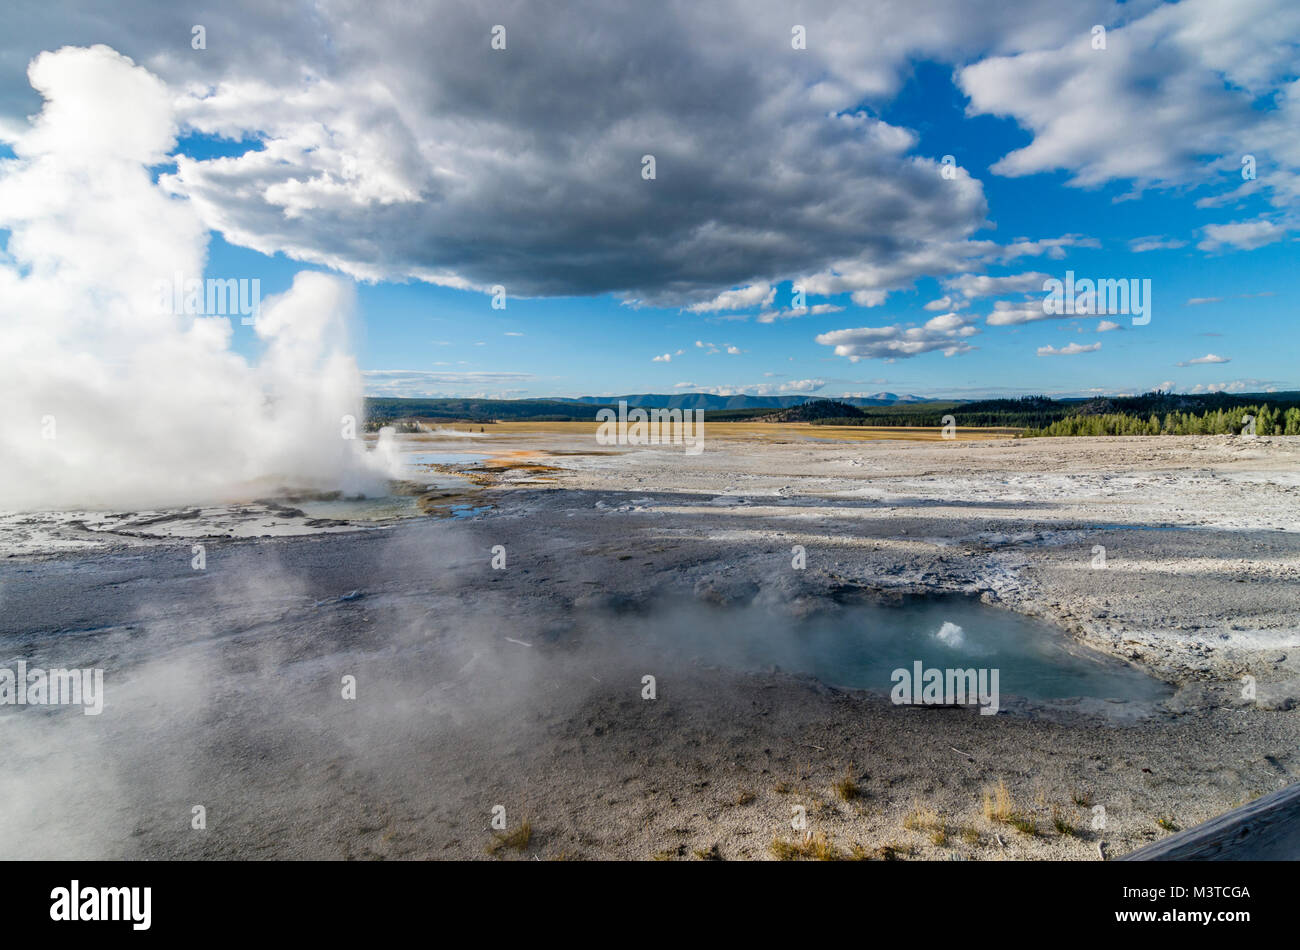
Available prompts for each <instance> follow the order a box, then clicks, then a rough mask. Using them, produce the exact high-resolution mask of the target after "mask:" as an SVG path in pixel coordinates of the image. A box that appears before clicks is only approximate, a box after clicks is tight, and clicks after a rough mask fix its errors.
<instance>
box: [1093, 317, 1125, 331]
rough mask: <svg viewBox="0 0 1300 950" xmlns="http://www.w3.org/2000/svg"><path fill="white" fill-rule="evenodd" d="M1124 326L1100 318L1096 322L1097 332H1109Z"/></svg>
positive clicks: (1121, 328)
mask: <svg viewBox="0 0 1300 950" xmlns="http://www.w3.org/2000/svg"><path fill="white" fill-rule="evenodd" d="M1123 329H1124V328H1123V327H1122V326H1120V325H1119V324H1118V323H1115V322H1114V321H1112V320H1102V321H1100V322H1099V323H1098V324H1097V332H1098V333H1109V332H1111V331H1112V330H1123Z"/></svg>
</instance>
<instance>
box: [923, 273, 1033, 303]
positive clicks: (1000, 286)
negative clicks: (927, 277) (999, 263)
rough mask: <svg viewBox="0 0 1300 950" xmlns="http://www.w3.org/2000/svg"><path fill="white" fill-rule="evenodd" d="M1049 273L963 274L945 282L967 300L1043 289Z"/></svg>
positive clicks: (948, 287)
mask: <svg viewBox="0 0 1300 950" xmlns="http://www.w3.org/2000/svg"><path fill="white" fill-rule="evenodd" d="M1046 280H1048V275H1047V274H1042V273H1039V272H1038V271H1028V272H1026V273H1023V274H1009V275H1007V276H1005V277H989V276H988V275H986V274H962V275H960V276H958V277H950V278H948V279H947V280H945V281H944V282H943V286H944V288H945V289H947V290H952V291H956V292H957V293H960V294H961V295H962V296H964V297H965V298H966V299H967V300H973V299H975V298H977V297H1001V296H1003V295H1005V294H1020V293H1029V292H1032V291H1041V290H1042V289H1043V282H1044V281H1046Z"/></svg>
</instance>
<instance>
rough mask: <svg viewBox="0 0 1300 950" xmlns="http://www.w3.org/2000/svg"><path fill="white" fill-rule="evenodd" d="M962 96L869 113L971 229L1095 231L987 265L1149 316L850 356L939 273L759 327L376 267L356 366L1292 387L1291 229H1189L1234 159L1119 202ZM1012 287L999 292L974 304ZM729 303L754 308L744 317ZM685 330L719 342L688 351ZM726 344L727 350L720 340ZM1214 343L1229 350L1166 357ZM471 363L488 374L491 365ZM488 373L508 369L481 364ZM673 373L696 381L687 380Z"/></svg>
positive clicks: (363, 286) (551, 389)
mask: <svg viewBox="0 0 1300 950" xmlns="http://www.w3.org/2000/svg"><path fill="white" fill-rule="evenodd" d="M965 107H966V99H965V97H964V96H963V95H962V94H961V92H960V91H959V90H958V89H957V88H956V87H955V86H954V85H953V82H952V78H951V70H950V69H948V68H946V67H943V66H941V65H939V64H934V63H919V64H916V66H915V72H914V74H913V75H912V76H911V77H910V78H909V79H908V81H907V82H906V84H905V85H904V87H903V88H902V90H901V92H900V93H899V95H898V97H897V99H896V100H895V101H893V102H892V103H890V105H889V107H888V109H886V110H884V111H883V112H882V117H883V118H885V119H886V120H887V121H889V122H890V123H891V124H895V125H900V126H903V127H906V128H909V129H912V130H914V131H915V132H917V133H918V135H919V143H918V145H917V147H916V148H915V149H914V150H913V151H914V152H915V153H916V154H919V155H924V156H927V157H930V158H933V159H936V160H939V159H941V157H942V156H943V155H945V154H951V155H953V156H954V157H955V158H956V159H957V163H958V164H959V165H960V166H962V167H963V168H966V169H967V170H969V171H970V172H971V174H972V175H973V176H975V177H977V178H979V179H980V180H981V181H982V182H983V184H984V188H985V192H986V194H987V196H988V202H989V209H990V215H989V216H990V219H991V221H990V223H991V225H992V227H991V228H989V229H986V230H982V231H980V232H978V233H977V234H976V235H975V237H977V238H981V237H987V238H991V239H994V240H1001V241H1005V240H1007V239H1009V238H1012V237H1016V238H1020V237H1026V238H1029V239H1036V238H1050V237H1056V236H1059V235H1061V234H1065V233H1076V234H1081V235H1084V236H1086V237H1090V238H1094V239H1096V241H1097V242H1099V243H1100V245H1101V246H1100V247H1098V248H1091V247H1078V248H1072V249H1070V250H1069V251H1068V254H1067V256H1066V257H1064V258H1063V259H1060V260H1051V261H1041V260H1039V261H1036V262H1034V263H1033V265H1032V266H1030V267H1025V266H1023V265H1020V264H1018V263H1017V264H1013V265H1010V266H1003V267H997V268H991V269H990V270H989V271H988V273H989V274H990V275H991V276H1002V275H1011V274H1016V273H1023V272H1024V271H1025V270H1037V271H1040V272H1043V273H1047V274H1049V275H1051V276H1054V277H1058V278H1063V277H1064V274H1065V271H1066V270H1067V269H1069V270H1073V271H1074V272H1075V274H1076V276H1077V277H1092V278H1101V277H1107V278H1111V277H1114V278H1149V279H1150V280H1151V281H1152V320H1151V322H1150V324H1148V325H1145V326H1141V327H1133V326H1131V324H1130V321H1129V320H1128V319H1127V318H1124V317H1120V318H1117V320H1116V322H1119V323H1120V324H1121V326H1122V327H1123V329H1122V330H1119V331H1112V332H1108V333H1105V334H1098V333H1096V332H1095V328H1096V326H1097V324H1098V319H1097V318H1078V319H1073V320H1068V321H1043V322H1040V323H1034V324H1028V325H1025V326H1019V327H1006V328H1000V329H989V330H986V331H985V332H983V333H982V334H981V335H980V336H979V337H978V338H977V340H976V342H975V345H976V349H974V350H973V351H972V352H970V353H966V354H962V355H960V356H954V357H945V356H944V355H943V354H942V353H940V352H931V353H925V354H922V355H920V356H918V357H914V358H911V359H904V360H897V361H895V362H885V361H883V360H863V361H860V362H857V363H850V362H849V361H848V360H846V359H845V358H843V357H838V356H835V355H833V354H832V353H831V352H830V350H829V349H828V348H827V347H826V346H824V345H820V344H818V343H816V342H814V337H815V336H816V335H817V333H820V332H825V331H828V330H832V329H835V328H838V327H841V326H848V325H852V326H875V325H880V324H884V323H894V322H903V323H917V324H919V323H924V321H925V320H927V319H929V318H930V317H931V316H933V314H932V313H930V312H927V311H925V310H924V309H923V306H924V305H925V304H926V303H927V302H929V301H931V300H934V299H936V298H939V297H941V296H943V289H942V288H941V286H940V284H939V281H938V280H936V279H934V278H921V279H919V280H917V281H916V286H915V289H912V290H907V291H902V292H898V293H895V294H892V295H891V296H890V298H889V300H888V302H887V303H886V304H884V305H883V306H879V307H869V308H868V307H858V306H855V305H854V304H853V303H852V301H851V300H850V299H849V295H848V294H838V295H832V296H829V297H819V298H816V300H815V301H813V300H810V303H812V302H823V301H825V302H830V303H835V304H838V305H841V306H844V307H845V310H844V311H842V312H838V313H835V314H829V315H824V316H807V317H803V318H800V319H795V320H781V321H775V322H773V323H768V324H760V323H757V322H755V321H754V320H753V319H752V316H753V315H756V314H757V313H758V312H759V311H760V310H761V309H762V308H760V307H753V308H749V309H748V311H746V312H742V314H728V315H725V316H702V315H698V314H694V313H690V312H687V311H685V310H683V309H681V308H656V307H639V308H638V307H629V306H627V305H625V304H624V303H623V302H621V301H620V300H619V298H618V297H617V295H611V294H606V295H601V296H596V297H575V296H564V297H542V298H522V299H521V298H510V297H508V298H507V304H506V308H505V309H504V310H494V309H492V308H491V306H490V299H489V298H488V297H487V296H485V295H484V294H482V293H479V292H476V291H465V290H455V289H450V288H445V287H436V286H431V285H429V284H426V283H422V282H420V281H404V282H393V281H377V282H361V283H359V284H358V290H359V295H358V296H359V308H360V317H361V320H360V327H359V328H358V337H357V341H356V343H357V354H358V360H359V362H360V364H361V366H362V368H363V370H392V369H402V370H414V371H422V372H424V371H428V372H433V373H447V374H470V378H471V380H472V381H470V382H468V383H467V384H465V385H456V384H451V383H434V384H429V385H427V386H422V387H421V386H417V387H416V388H414V389H412V390H410V391H409V394H411V395H417V394H418V395H426V394H427V395H438V396H441V395H463V394H473V395H492V396H503V397H508V398H513V397H525V396H576V395H602V394H603V395H608V394H618V393H631V392H680V391H695V390H711V389H721V390H723V391H728V392H730V391H750V392H754V391H762V390H761V389H760V388H759V387H761V386H762V384H767V385H768V386H775V385H779V384H781V383H783V382H789V381H799V380H812V381H820V385H817V386H809V387H806V388H805V389H803V390H800V391H806V392H816V393H817V394H819V395H826V396H832V395H841V394H845V393H866V392H874V391H891V392H896V393H917V394H921V395H927V396H953V397H959V398H969V397H973V396H979V395H985V394H997V393H1009V394H1023V393H1039V392H1042V393H1053V394H1056V393H1060V394H1071V395H1074V394H1089V393H1093V392H1106V393H1122V392H1141V391H1145V390H1148V389H1153V388H1155V387H1157V386H1161V385H1167V384H1168V383H1172V384H1173V385H1174V388H1175V389H1176V390H1178V391H1193V390H1196V389H1197V387H1214V386H1231V385H1233V384H1234V383H1236V386H1235V388H1237V389H1242V388H1243V386H1242V384H1241V382H1240V381H1247V382H1246V386H1245V387H1244V388H1247V389H1250V390H1263V389H1268V388H1277V389H1294V388H1300V375H1298V374H1297V371H1296V357H1297V352H1296V347H1295V340H1296V339H1297V334H1296V331H1295V319H1296V316H1295V314H1296V310H1295V307H1296V298H1295V293H1294V289H1293V285H1294V278H1295V277H1296V273H1297V272H1296V267H1297V251H1296V247H1295V242H1294V241H1287V242H1279V243H1276V244H1272V245H1270V246H1266V247H1262V248H1257V249H1254V250H1251V251H1243V250H1236V249H1232V248H1228V249H1226V250H1224V251H1222V252H1216V253H1207V252H1205V251H1201V250H1198V249H1197V248H1196V246H1195V243H1196V242H1195V235H1196V232H1197V231H1198V229H1200V228H1202V227H1203V226H1204V225H1205V224H1207V223H1219V222H1228V221H1232V220H1236V219H1237V218H1240V217H1241V216H1242V214H1243V212H1246V213H1250V212H1260V211H1263V210H1266V208H1265V202H1264V201H1263V199H1261V198H1256V199H1251V200H1248V201H1246V202H1243V203H1242V204H1241V205H1238V206H1234V207H1231V208H1224V209H1213V210H1205V209H1198V208H1196V207H1195V199H1196V198H1198V197H1203V196H1204V195H1206V194H1212V193H1214V191H1215V189H1216V188H1218V189H1220V190H1223V191H1227V190H1230V189H1232V188H1234V187H1236V186H1237V185H1239V184H1240V183H1241V182H1240V175H1239V174H1238V173H1232V172H1225V173H1224V174H1223V175H1222V176H1221V178H1222V180H1221V181H1218V182H1210V183H1208V184H1206V185H1204V186H1201V187H1199V188H1196V189H1187V190H1179V191H1176V192H1169V191H1148V192H1146V193H1144V194H1142V195H1141V196H1140V197H1139V198H1136V199H1132V200H1117V199H1120V198H1122V197H1123V196H1124V195H1126V194H1128V193H1129V192H1130V191H1131V186H1130V184H1129V183H1128V182H1115V183H1111V184H1107V185H1104V186H1100V187H1094V188H1078V187H1070V186H1068V185H1067V184H1066V182H1067V180H1068V178H1069V175H1068V174H1067V173H1066V172H1063V171H1062V172H1050V173H1049V172H1045V173H1041V174H1037V175H1031V176H1028V177H1023V178H1008V177H1002V176H999V175H996V174H993V173H991V172H990V171H989V166H990V165H992V164H993V163H994V162H996V161H997V160H998V159H999V158H1001V157H1002V156H1003V155H1005V154H1006V153H1007V152H1009V151H1011V150H1013V149H1015V148H1018V147H1021V146H1023V145H1024V144H1025V143H1026V142H1027V141H1028V140H1029V138H1030V136H1029V135H1028V134H1027V133H1026V132H1025V131H1024V130H1022V129H1021V128H1019V127H1018V126H1017V125H1016V123H1015V122H1013V121H1011V120H1009V119H999V118H993V117H990V116H975V117H967V116H966V115H965ZM252 147H256V144H255V143H253V142H249V141H245V142H242V143H232V142H229V141H222V140H220V139H216V138H213V137H210V136H201V135H195V136H190V137H188V138H186V139H185V140H183V141H182V142H181V143H180V146H179V150H180V151H182V152H183V153H185V154H189V155H193V156H195V157H199V158H208V157H211V156H213V155H229V154H237V153H239V152H240V151H242V150H244V149H248V148H252ZM1147 236H1159V237H1164V238H1167V239H1170V240H1179V241H1185V242H1186V246H1184V247H1181V248H1174V249H1157V250H1153V251H1146V252H1142V253H1135V252H1134V251H1132V250H1131V249H1130V241H1131V240H1132V239H1135V238H1140V237H1147ZM300 269H302V265H301V263H299V262H295V261H291V260H289V259H287V258H285V257H284V256H283V255H276V256H275V257H274V258H268V257H266V256H265V255H262V254H258V253H256V252H252V251H248V250H246V249H243V248H238V247H232V246H231V245H230V244H228V243H226V242H225V241H224V240H223V239H222V238H221V237H220V235H216V234H214V235H213V240H212V245H211V250H210V259H209V273H210V274H214V275H232V274H233V275H248V276H259V277H260V278H261V280H262V286H263V294H264V295H266V294H270V293H277V292H282V291H283V290H285V289H287V288H288V286H289V284H290V283H291V281H292V277H293V275H294V274H295V273H296V272H297V271H299V270H300ZM790 287H791V283H790V282H789V281H786V282H783V283H781V284H780V285H778V291H777V302H782V301H787V302H788V301H789V299H790ZM1032 296H1036V297H1041V296H1042V295H1041V293H1040V294H1034V295H1032ZM1023 297H1024V295H1023V294H1012V295H1008V296H1007V297H1005V298H991V299H990V300H986V301H982V302H983V303H986V304H987V303H991V301H992V300H994V299H1008V300H1018V299H1022V298H1023ZM1210 298H1219V299H1218V300H1211V299H1210ZM1191 300H1200V301H1206V302H1199V303H1189V302H1188V301H1191ZM742 315H748V316H749V317H750V319H739V317H740V316H742ZM697 340H699V341H702V342H706V343H716V344H720V345H719V346H716V347H712V348H701V347H698V346H696V345H695V341H697ZM1072 342H1080V343H1083V344H1093V343H1096V342H1101V343H1102V344H1103V345H1102V348H1101V349H1100V350H1098V351H1095V352H1091V353H1085V354H1080V355H1077V356H1038V355H1037V351H1038V349H1039V348H1040V347H1044V346H1052V347H1055V348H1057V349H1060V348H1061V347H1063V346H1066V345H1068V344H1069V343H1072ZM725 345H730V346H734V347H737V348H738V349H739V350H740V352H739V353H738V354H734V355H732V354H729V353H728V352H727V351H726V349H725ZM239 347H240V348H241V349H242V350H244V351H245V352H247V353H249V354H250V355H252V354H254V353H255V352H256V341H255V338H254V336H253V334H252V333H251V331H247V330H246V331H245V332H244V333H243V335H242V337H241V338H240V340H239ZM710 349H712V350H714V351H715V352H712V353H710ZM679 350H680V351H682V353H681V355H677V353H678V351H679ZM664 353H668V354H670V355H672V356H673V359H672V360H671V362H654V361H653V357H655V356H658V355H662V354H664ZM1207 354H1214V355H1217V356H1222V357H1224V358H1226V359H1228V360H1230V362H1227V363H1208V364H1207V363H1202V364H1194V365H1189V366H1178V365H1177V364H1178V363H1180V362H1190V361H1191V360H1194V359H1197V358H1202V357H1204V356H1206V355H1207ZM473 374H485V377H484V378H485V379H487V380H488V382H486V384H485V383H482V382H480V381H479V380H478V378H476V377H474V376H473ZM500 374H504V375H507V376H508V375H512V374H513V375H517V376H518V377H519V378H518V379H501V380H496V379H493V378H492V377H494V376H496V375H500ZM683 382H686V383H693V384H695V385H694V386H692V387H690V388H683V387H681V386H680V384H681V383H683ZM754 384H758V386H755V385H754ZM371 391H372V392H374V393H378V392H382V391H383V390H382V389H381V388H375V387H372V390H371Z"/></svg>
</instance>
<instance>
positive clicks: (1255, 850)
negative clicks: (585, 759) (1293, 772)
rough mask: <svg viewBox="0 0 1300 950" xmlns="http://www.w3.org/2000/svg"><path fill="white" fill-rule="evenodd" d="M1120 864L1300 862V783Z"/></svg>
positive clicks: (1136, 853) (1141, 850)
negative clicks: (1145, 862) (1133, 862)
mask: <svg viewBox="0 0 1300 950" xmlns="http://www.w3.org/2000/svg"><path fill="white" fill-rule="evenodd" d="M1115 860H1117V861H1300V783H1297V784H1295V785H1288V786H1287V787H1286V788H1283V789H1279V790H1278V791H1276V792H1270V793H1269V794H1267V795H1265V796H1263V797H1261V798H1257V799H1255V800H1254V801H1253V802H1251V803H1250V804H1248V805H1242V806H1241V807H1240V808H1234V809H1233V810H1232V811H1229V812H1224V813H1223V814H1222V815H1220V816H1219V817H1218V818H1211V819H1210V820H1209V821H1207V822H1204V823H1203V824H1199V825H1197V826H1196V827H1194V828H1188V829H1186V830H1184V831H1180V832H1178V833H1177V834H1172V835H1170V836H1169V837H1168V838H1163V839H1161V840H1160V841H1157V842H1155V843H1154V844H1149V845H1147V846H1146V847H1144V848H1138V849H1137V850H1136V851H1132V852H1130V853H1128V854H1126V855H1124V856H1123V857H1120V858H1116V859H1115Z"/></svg>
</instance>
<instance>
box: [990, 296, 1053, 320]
mask: <svg viewBox="0 0 1300 950" xmlns="http://www.w3.org/2000/svg"><path fill="white" fill-rule="evenodd" d="M1065 316H1066V315H1065V314H1058V313H1046V312H1045V311H1044V310H1043V301H1042V300H1041V299H1040V300H1025V301H1020V302H1019V303H1010V302H1008V301H1006V300H999V301H997V302H996V303H994V304H993V312H992V313H990V314H989V315H988V317H987V318H986V320H985V322H986V323H987V324H988V325H989V326H991V327H1013V326H1019V325H1020V324H1022V323H1033V322H1035V321H1037V320H1061V319H1064V317H1065Z"/></svg>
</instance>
